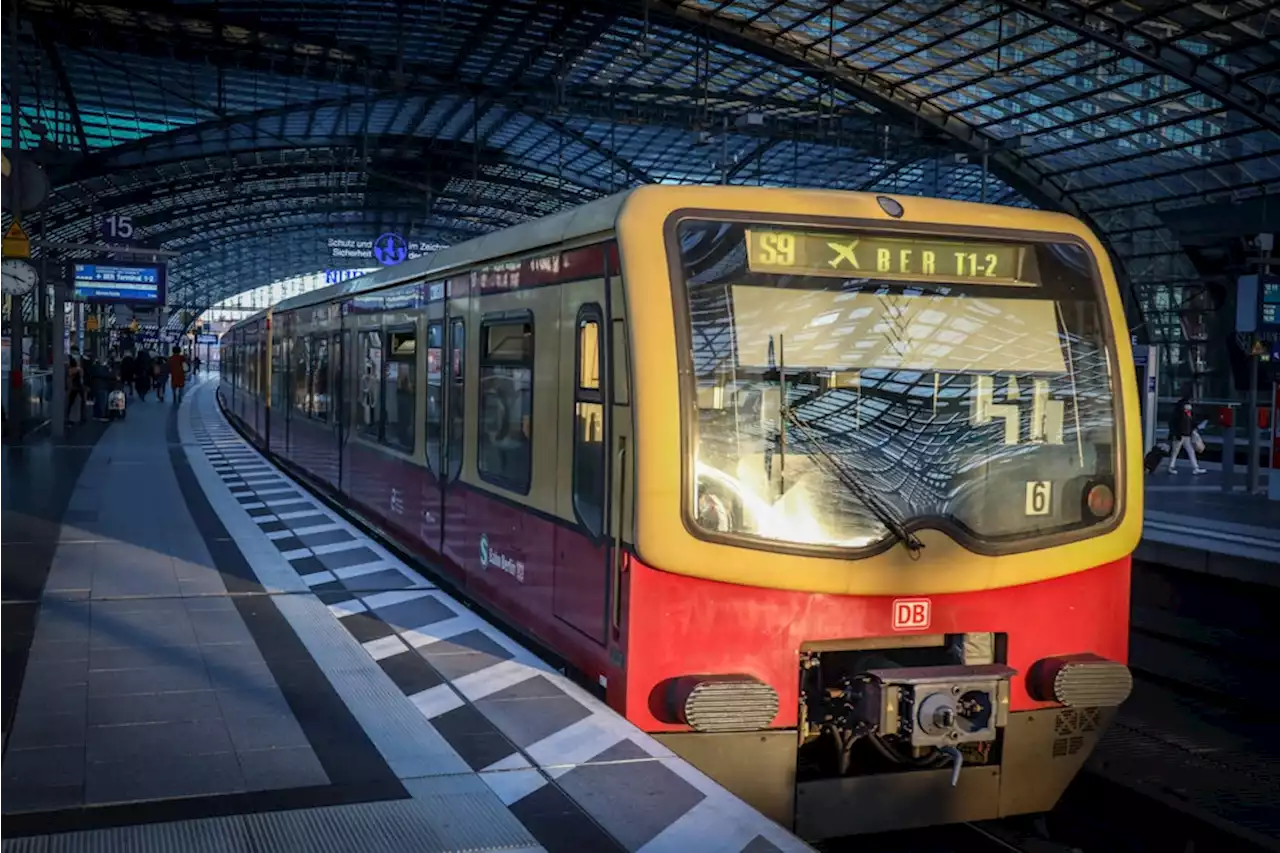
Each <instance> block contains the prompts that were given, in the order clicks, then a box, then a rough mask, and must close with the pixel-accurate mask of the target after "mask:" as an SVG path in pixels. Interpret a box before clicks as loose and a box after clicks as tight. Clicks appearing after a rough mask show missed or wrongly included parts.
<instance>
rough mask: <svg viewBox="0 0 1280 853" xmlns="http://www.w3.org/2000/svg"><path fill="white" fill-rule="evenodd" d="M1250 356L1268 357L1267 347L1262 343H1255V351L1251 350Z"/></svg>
mask: <svg viewBox="0 0 1280 853" xmlns="http://www.w3.org/2000/svg"><path fill="white" fill-rule="evenodd" d="M1249 354H1250V355H1266V354H1267V345H1266V344H1265V343H1264V342H1262V341H1254V342H1253V349H1252V350H1250V352H1249Z"/></svg>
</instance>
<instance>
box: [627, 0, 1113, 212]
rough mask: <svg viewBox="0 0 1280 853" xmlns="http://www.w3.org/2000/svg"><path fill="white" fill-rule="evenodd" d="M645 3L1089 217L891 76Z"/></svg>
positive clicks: (1057, 206)
mask: <svg viewBox="0 0 1280 853" xmlns="http://www.w3.org/2000/svg"><path fill="white" fill-rule="evenodd" d="M649 8H650V10H651V12H652V13H656V14H659V15H661V17H662V18H663V20H664V21H665V22H668V23H670V24H672V25H674V26H678V27H680V28H681V29H684V30H690V29H694V30H696V29H699V28H706V29H708V30H710V31H712V32H714V33H716V34H717V35H718V36H719V37H720V39H721V40H722V41H724V42H725V43H727V44H730V45H732V46H735V47H738V48H740V49H743V50H746V51H749V52H751V53H754V54H756V55H758V56H761V57H763V58H765V59H769V60H773V61H775V62H778V63H779V64H783V65H786V66H787V67H790V68H799V69H801V70H805V71H808V72H809V73H815V74H816V73H818V72H822V73H824V74H825V75H826V76H827V78H828V79H829V80H831V81H832V82H833V84H834V85H836V86H838V87H839V88H841V89H843V90H844V91H846V92H849V93H850V94H853V95H854V96H855V97H858V98H860V99H862V100H863V101H865V102H867V103H869V104H871V105H872V106H874V107H876V108H877V109H879V110H881V111H882V112H884V113H886V114H888V115H891V116H893V117H895V118H896V119H898V120H899V121H900V122H903V123H906V124H908V125H909V126H913V127H927V128H928V129H929V130H931V131H932V132H935V133H938V134H941V135H942V136H943V137H945V138H947V139H950V140H951V141H952V142H953V143H954V144H956V145H958V146H960V147H961V148H963V149H966V150H969V151H973V152H978V153H984V154H986V156H987V158H988V167H989V168H990V170H991V171H992V172H994V173H995V174H996V175H997V177H999V178H1000V179H1001V180H1003V181H1004V182H1005V183H1007V184H1008V185H1009V186H1010V187H1012V188H1014V189H1016V190H1018V192H1020V193H1022V194H1023V195H1024V196H1025V197H1026V198H1028V199H1029V200H1031V201H1032V202H1033V203H1035V204H1037V205H1039V206H1041V207H1045V208H1049V209H1051V210H1062V211H1065V212H1067V213H1071V214H1074V215H1076V216H1078V217H1080V218H1082V219H1085V220H1086V221H1088V220H1089V219H1090V217H1089V213H1088V211H1087V210H1085V209H1083V208H1082V207H1081V206H1080V205H1079V204H1077V203H1076V201H1075V199H1074V198H1072V197H1071V194H1070V193H1069V192H1067V191H1066V190H1065V189H1064V188H1063V187H1062V186H1061V185H1059V184H1058V183H1057V182H1056V181H1054V180H1052V179H1048V178H1045V177H1044V176H1043V174H1042V173H1041V171H1040V170H1039V169H1038V168H1037V167H1036V166H1035V165H1034V164H1033V163H1032V162H1030V161H1029V160H1028V159H1026V158H1024V157H1021V156H1019V155H1018V154H1016V153H1014V152H1013V151H1009V150H1002V149H1001V148H1000V147H999V140H998V139H997V138H995V137H991V136H987V135H986V134H983V133H980V132H979V131H978V130H977V129H976V128H974V127H973V126H972V125H970V124H969V123H967V122H965V121H962V120H961V119H958V118H956V117H955V116H953V115H952V114H950V113H948V112H947V111H945V110H943V109H941V108H940V107H937V106H935V105H933V104H932V103H930V102H929V100H928V99H927V98H918V97H914V96H912V95H911V94H910V93H908V92H906V91H904V90H902V89H900V88H899V87H897V86H896V85H895V84H894V83H892V82H891V81H889V80H887V79H883V78H881V77H878V76H876V75H872V74H868V73H866V72H864V71H861V70H860V69H858V68H855V67H854V66H852V65H851V64H849V63H848V62H845V61H839V60H838V61H836V62H835V63H833V64H827V65H824V66H822V67H819V66H818V65H816V64H815V63H814V61H813V60H812V59H809V58H806V56H807V55H808V54H809V50H807V49H806V44H805V43H804V42H803V41H802V40H801V39H799V38H787V37H780V36H779V35H778V34H777V33H775V32H772V31H768V30H764V29H763V28H758V27H755V26H751V25H747V24H744V23H742V22H739V21H735V20H730V19H727V18H724V17H721V16H719V15H718V14H716V13H715V12H709V11H704V10H702V9H701V8H693V7H690V6H685V5H683V4H680V3H678V2H676V0H651V2H650V6H649Z"/></svg>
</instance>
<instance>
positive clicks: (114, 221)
mask: <svg viewBox="0 0 1280 853" xmlns="http://www.w3.org/2000/svg"><path fill="white" fill-rule="evenodd" d="M133 233H134V231H133V217H132V216H130V215H128V214H125V213H113V214H111V215H110V216H108V217H107V218H105V219H103V220H102V236H103V237H105V238H106V239H108V240H131V239H133Z"/></svg>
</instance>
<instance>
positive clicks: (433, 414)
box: [418, 281, 448, 554]
mask: <svg viewBox="0 0 1280 853" xmlns="http://www.w3.org/2000/svg"><path fill="white" fill-rule="evenodd" d="M445 305H446V302H445V283H444V282H442V281H441V282H431V283H430V284H428V285H427V347H426V349H427V364H426V367H427V375H426V382H425V383H424V384H423V387H424V388H425V389H426V396H427V400H426V404H427V407H426V429H425V432H424V434H425V438H426V450H425V459H426V463H427V475H426V476H425V477H423V478H422V495H421V506H422V510H421V518H420V519H419V524H418V537H419V538H420V539H421V540H422V543H423V545H424V546H426V548H427V550H428V551H430V552H431V553H432V554H443V553H444V488H445V484H446V482H447V477H446V475H445V440H444V434H445V385H446V381H445V380H446V377H447V375H448V373H447V371H446V365H447V364H448V347H447V343H448V342H447V340H446V338H447V328H448V326H447V323H448V321H447V319H446V317H445Z"/></svg>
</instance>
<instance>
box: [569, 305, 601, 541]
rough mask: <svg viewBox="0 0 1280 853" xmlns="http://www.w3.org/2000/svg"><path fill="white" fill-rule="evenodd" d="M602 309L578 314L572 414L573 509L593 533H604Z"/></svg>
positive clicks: (588, 307) (592, 307) (590, 307)
mask: <svg viewBox="0 0 1280 853" xmlns="http://www.w3.org/2000/svg"><path fill="white" fill-rule="evenodd" d="M600 316H601V314H600V308H599V307H598V306H596V305H586V306H583V308H582V310H581V311H580V312H579V313H578V354H577V364H578V382H577V389H576V391H575V393H574V402H573V414H574V430H573V509H574V512H576V513H577V515H578V518H579V520H580V521H581V522H582V524H583V526H584V527H586V528H587V531H588V532H589V533H590V534H591V535H592V536H599V535H600V534H601V533H603V532H604V495H605V488H604V476H605V464H604V397H603V395H602V394H601V393H600V343H601V341H600Z"/></svg>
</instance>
